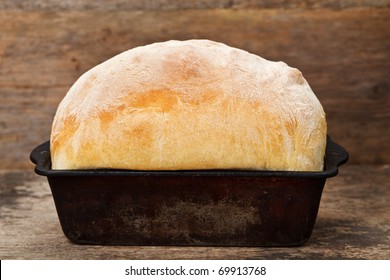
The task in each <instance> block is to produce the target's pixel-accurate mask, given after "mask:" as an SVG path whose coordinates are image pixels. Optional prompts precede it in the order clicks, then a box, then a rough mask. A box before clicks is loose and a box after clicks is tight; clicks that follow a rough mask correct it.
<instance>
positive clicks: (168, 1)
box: [0, 0, 390, 11]
mask: <svg viewBox="0 0 390 280" xmlns="http://www.w3.org/2000/svg"><path fill="white" fill-rule="evenodd" d="M389 6H390V1H389V0H376V1H372V0H360V1H357V0H306V1H301V0H273V1H264V0H211V1H209V0H148V1H138V0H130V1H126V0H108V1H96V0H72V1H59V0H35V1H24V0H3V1H1V2H0V9H21V10H26V11H32V10H121V11H123V10H144V11H145V10H149V11H150V10H156V11H167V10H186V9H221V8H222V9H232V8H233V9H243V8H244V9H245V8H257V9H275V8H276V9H278V8H281V9H291V8H299V9H321V8H331V9H345V8H355V7H389Z"/></svg>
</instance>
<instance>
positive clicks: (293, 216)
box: [31, 137, 348, 246]
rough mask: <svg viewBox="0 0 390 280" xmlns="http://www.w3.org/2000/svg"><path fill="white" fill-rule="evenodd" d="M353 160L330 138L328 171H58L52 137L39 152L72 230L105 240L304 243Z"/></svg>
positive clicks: (36, 158) (41, 170) (82, 238)
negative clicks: (342, 169)
mask: <svg viewBox="0 0 390 280" xmlns="http://www.w3.org/2000/svg"><path fill="white" fill-rule="evenodd" d="M347 159H348V153H347V152H346V151H345V150H344V149H343V148H342V147H341V146H339V145H337V144H336V143H334V142H333V141H332V140H331V139H330V138H329V137H328V139H327V147H326V156H325V168H324V171H322V172H283V171H245V170H188V171H132V170H112V169H99V170H52V169H51V162H50V150H49V142H45V143H43V144H41V145H39V146H38V147H36V148H35V149H34V150H33V151H32V153H31V160H32V161H33V162H34V163H35V164H36V167H35V172H36V173H37V174H39V175H43V176H46V177H47V179H48V181H49V185H50V188H51V191H52V194H53V198H54V202H55V206H56V209H57V213H58V217H59V220H60V223H61V227H62V230H63V232H64V234H65V236H66V237H67V238H68V239H69V240H71V241H72V242H74V243H77V244H99V245H181V246H298V245H301V244H303V243H305V242H306V241H307V240H308V239H309V237H310V235H311V233H312V230H313V227H314V223H315V220H316V216H317V212H318V208H319V204H320V199H321V194H322V190H323V187H324V184H325V181H326V179H327V178H329V177H333V176H335V175H337V173H338V166H339V165H341V164H342V163H344V162H346V161H347Z"/></svg>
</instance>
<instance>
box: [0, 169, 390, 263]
mask: <svg viewBox="0 0 390 280" xmlns="http://www.w3.org/2000/svg"><path fill="white" fill-rule="evenodd" d="M389 177H390V166H388V165H386V166H378V165H377V166H372V165H361V166H357V165H346V166H343V167H341V170H340V173H339V175H338V176H337V177H335V178H332V179H329V180H328V181H327V183H326V186H325V189H324V193H323V195H322V199H321V205H320V210H319V213H318V217H317V222H316V225H315V227H314V231H313V234H312V236H311V238H310V239H309V241H308V242H307V243H306V244H305V245H304V246H301V247H289V248H253V247H248V248H243V247H232V248H227V247H155V246H154V247H153V246H150V247H141V246H132V247H126V246H87V245H75V244H73V243H71V242H70V241H68V240H67V239H66V237H65V236H64V235H63V233H62V231H61V228H60V224H59V221H58V217H57V214H56V211H55V207H54V203H53V199H52V197H51V193H50V189H49V186H48V184H47V182H46V179H45V178H44V177H40V176H37V175H35V174H33V172H32V171H30V170H25V171H22V170H18V171H0V259H389V258H390V215H389V212H390V204H389V203H388V202H389V200H390V181H389Z"/></svg>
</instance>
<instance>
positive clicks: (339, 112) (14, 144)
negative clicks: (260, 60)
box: [0, 0, 390, 169]
mask: <svg viewBox="0 0 390 280" xmlns="http://www.w3.org/2000/svg"><path fill="white" fill-rule="evenodd" d="M302 2H303V3H302ZM190 38H208V39H211V40H216V41H220V42H224V43H226V44H229V45H231V46H235V47H239V48H242V49H245V50H248V51H250V52H253V53H256V54H259V55H261V56H263V57H265V58H267V59H270V60H283V61H285V62H287V63H288V64H289V65H291V66H294V67H297V68H299V69H300V70H301V71H302V72H303V74H304V76H305V78H306V79H307V80H308V82H309V83H310V85H311V86H312V88H313V90H314V92H315V93H316V94H317V96H318V98H319V99H320V101H321V102H322V104H323V106H324V108H325V111H326V113H327V118H328V128H329V134H330V135H331V136H332V137H333V138H334V139H335V140H336V141H337V142H339V143H340V144H342V145H343V146H344V147H345V148H347V150H348V151H349V152H350V162H351V163H357V164H359V163H373V164H383V163H389V162H390V129H389V127H390V125H389V123H390V0H380V1H368V0H360V1H358V0H342V1H335V0H327V1H326V0H323V1H314V0H307V1H298V0H283V1H282V0H278V1H255V0H237V1H228V0H215V1H205V0H202V1H184V0H180V1H173V0H165V1H164V0H149V1H124V0H117V1H115V0H109V1H92V0H74V1H59V0H36V1H21V0H15V1H12V0H2V2H0V133H1V134H0V169H13V168H25V167H31V166H32V165H31V163H30V162H29V159H28V157H29V153H30V151H31V149H32V148H33V147H34V146H35V145H37V144H39V143H41V142H43V141H44V140H47V139H48V138H49V134H50V126H51V122H52V118H53V116H54V113H55V110H56V107H57V105H58V103H59V101H60V100H61V99H62V98H63V96H64V95H65V93H66V91H67V90H68V88H69V87H70V86H71V85H72V84H73V82H75V80H76V79H77V78H78V77H79V76H80V75H81V74H82V73H83V72H85V71H86V70H88V69H89V68H91V67H92V66H94V65H96V64H98V63H100V62H102V61H104V60H106V59H108V58H110V57H111V56H113V55H115V54H117V53H119V52H122V51H124V50H127V49H129V48H132V47H135V46H138V45H144V44H147V43H152V42H155V41H165V40H169V39H190Z"/></svg>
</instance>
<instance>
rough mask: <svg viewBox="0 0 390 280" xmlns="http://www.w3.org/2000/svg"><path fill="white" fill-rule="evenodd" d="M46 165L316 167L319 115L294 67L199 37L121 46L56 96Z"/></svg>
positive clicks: (322, 129)
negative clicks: (58, 100) (128, 47)
mask: <svg viewBox="0 0 390 280" xmlns="http://www.w3.org/2000/svg"><path fill="white" fill-rule="evenodd" d="M50 140H51V142H50V144H51V146H50V151H51V160H52V169H96V168H110V169H130V170H191V169H195V170H199V169H244V170H283V171H292V170H293V171H319V170H322V169H323V164H324V154H325V145H326V120H325V113H324V111H323V108H322V106H321V104H320V102H319V101H318V99H317V98H316V96H315V94H314V93H313V91H312V90H311V88H310V86H309V85H308V83H307V82H306V80H305V79H304V78H303V77H302V74H301V72H300V71H299V70H297V69H295V68H291V67H289V66H287V65H286V64H285V63H283V62H272V61H268V60H266V59H263V58H261V57H259V56H257V55H254V54H251V53H248V52H246V51H243V50H240V49H236V48H232V47H229V46H227V45H224V44H221V43H217V42H213V41H208V40H189V41H168V42H163V43H155V44H151V45H147V46H143V47H137V48H134V49H131V50H128V51H125V52H123V53H121V54H119V55H117V56H115V57H113V58H111V59H109V60H107V61H105V62H103V63H101V64H100V65H97V66H96V67H94V68H92V69H91V70H89V71H87V72H86V73H85V74H83V75H82V76H81V77H80V78H79V79H78V80H77V81H76V83H75V84H74V85H73V86H72V87H71V88H70V90H69V92H68V93H67V94H66V96H65V98H64V99H63V100H62V102H61V103H60V105H59V107H58V110H57V113H56V115H55V118H54V122H53V127H52V132H51V139H50Z"/></svg>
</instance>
